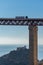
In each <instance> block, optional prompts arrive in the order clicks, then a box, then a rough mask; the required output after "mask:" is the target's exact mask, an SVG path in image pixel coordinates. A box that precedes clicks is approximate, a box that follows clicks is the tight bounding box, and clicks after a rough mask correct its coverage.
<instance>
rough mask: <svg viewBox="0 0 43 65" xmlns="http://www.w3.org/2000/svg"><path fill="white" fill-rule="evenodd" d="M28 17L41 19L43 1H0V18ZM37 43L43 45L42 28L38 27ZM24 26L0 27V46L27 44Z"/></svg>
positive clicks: (26, 33)
mask: <svg viewBox="0 0 43 65" xmlns="http://www.w3.org/2000/svg"><path fill="white" fill-rule="evenodd" d="M15 16H28V17H29V18H43V0H0V18H2V17H3V18H14V17H15ZM38 28H39V30H38V43H39V44H43V26H41V27H38ZM28 33H29V30H28V27H26V26H23V27H22V26H21V27H19V26H18V27H16V26H0V44H28V43H29V41H28V39H29V37H28V36H29V34H28Z"/></svg>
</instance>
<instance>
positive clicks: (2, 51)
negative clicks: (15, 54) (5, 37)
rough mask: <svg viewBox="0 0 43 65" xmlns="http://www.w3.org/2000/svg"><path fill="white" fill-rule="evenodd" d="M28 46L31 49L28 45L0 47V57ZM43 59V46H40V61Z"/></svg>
mask: <svg viewBox="0 0 43 65" xmlns="http://www.w3.org/2000/svg"><path fill="white" fill-rule="evenodd" d="M24 46H26V47H27V48H29V46H28V45H19V44H17V45H0V57H1V56H3V55H5V54H8V53H10V51H13V50H17V48H18V47H24ZM42 59H43V45H38V60H42Z"/></svg>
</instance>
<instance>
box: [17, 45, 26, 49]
mask: <svg viewBox="0 0 43 65" xmlns="http://www.w3.org/2000/svg"><path fill="white" fill-rule="evenodd" d="M25 49H26V46H24V47H18V48H17V50H25Z"/></svg>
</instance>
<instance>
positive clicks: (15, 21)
mask: <svg viewBox="0 0 43 65" xmlns="http://www.w3.org/2000/svg"><path fill="white" fill-rule="evenodd" d="M0 25H43V18H0Z"/></svg>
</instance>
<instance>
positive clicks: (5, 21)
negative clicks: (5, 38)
mask: <svg viewBox="0 0 43 65" xmlns="http://www.w3.org/2000/svg"><path fill="white" fill-rule="evenodd" d="M0 25H20V26H21V25H23V26H29V49H30V58H29V60H30V62H29V65H38V61H37V58H38V57H37V41H38V39H37V32H38V25H39V26H40V25H43V19H42V18H28V17H16V18H0Z"/></svg>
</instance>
